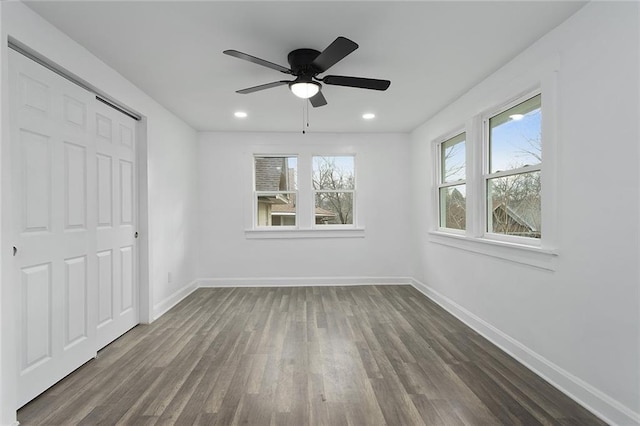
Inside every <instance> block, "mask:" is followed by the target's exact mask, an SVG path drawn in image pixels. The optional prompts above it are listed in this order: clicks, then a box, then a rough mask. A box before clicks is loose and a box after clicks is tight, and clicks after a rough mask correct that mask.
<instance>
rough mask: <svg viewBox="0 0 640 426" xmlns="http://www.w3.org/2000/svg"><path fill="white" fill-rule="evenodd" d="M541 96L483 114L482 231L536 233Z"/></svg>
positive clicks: (538, 231) (539, 211) (537, 235)
mask: <svg viewBox="0 0 640 426" xmlns="http://www.w3.org/2000/svg"><path fill="white" fill-rule="evenodd" d="M541 118H542V96H541V95H536V96H534V97H532V98H530V99H527V100H525V101H524V102H521V103H519V104H517V105H515V106H514V107H511V108H509V109H507V110H505V111H503V112H501V113H499V114H497V115H495V116H493V117H491V118H490V119H489V120H488V143H487V145H486V146H487V149H488V155H487V159H488V164H487V167H486V170H488V173H486V174H485V175H484V179H485V185H484V187H485V192H486V206H487V210H486V232H487V233H489V234H501V235H509V236H514V237H527V238H535V239H540V238H541V237H542V230H541V225H542V224H541V222H542V220H541V218H542V208H541V197H540V195H541V185H540V172H541V169H542V119H541Z"/></svg>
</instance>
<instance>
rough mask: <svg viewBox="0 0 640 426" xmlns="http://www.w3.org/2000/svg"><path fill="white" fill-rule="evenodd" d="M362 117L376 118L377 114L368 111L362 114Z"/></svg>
mask: <svg viewBox="0 0 640 426" xmlns="http://www.w3.org/2000/svg"><path fill="white" fill-rule="evenodd" d="M362 118H364V119H365V120H373V119H374V118H376V115H375V114H374V113H372V112H367V113H366V114H362Z"/></svg>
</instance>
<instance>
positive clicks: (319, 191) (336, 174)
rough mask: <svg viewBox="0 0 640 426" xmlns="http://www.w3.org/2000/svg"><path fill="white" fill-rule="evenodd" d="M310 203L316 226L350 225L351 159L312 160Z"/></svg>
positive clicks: (323, 158)
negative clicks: (312, 204) (312, 207)
mask: <svg viewBox="0 0 640 426" xmlns="http://www.w3.org/2000/svg"><path fill="white" fill-rule="evenodd" d="M312 163H313V176H312V184H313V200H314V222H313V223H315V224H316V225H320V226H322V225H353V223H354V221H353V215H354V201H355V200H354V199H355V189H356V179H355V157H354V156H352V155H350V156H341V157H325V156H314V157H313V159H312Z"/></svg>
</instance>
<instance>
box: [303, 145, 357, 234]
mask: <svg viewBox="0 0 640 426" xmlns="http://www.w3.org/2000/svg"><path fill="white" fill-rule="evenodd" d="M315 157H353V189H315V188H314V187H313V159H314V158H315ZM310 162H311V168H310V172H311V174H310V176H309V179H310V182H311V228H312V229H318V230H322V229H356V228H357V222H356V221H357V217H358V214H357V208H358V203H357V200H356V197H357V189H358V161H357V157H356V154H346V153H339V154H312V155H311V157H310ZM318 192H334V193H337V192H350V193H351V199H352V200H353V211H352V213H351V216H352V222H353V223H350V224H348V223H345V224H327V225H318V224H316V194H317V193H318Z"/></svg>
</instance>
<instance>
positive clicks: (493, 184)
mask: <svg viewBox="0 0 640 426" xmlns="http://www.w3.org/2000/svg"><path fill="white" fill-rule="evenodd" d="M487 186H488V187H487V193H488V194H489V197H488V200H487V201H488V207H489V214H488V215H487V218H488V224H487V225H488V226H487V231H488V232H493V233H497V234H506V235H517V236H520V237H530V238H540V235H541V227H540V225H541V223H540V222H541V210H540V172H539V171H536V172H530V173H521V174H517V175H511V176H504V177H500V178H495V179H489V180H488V181H487Z"/></svg>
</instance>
